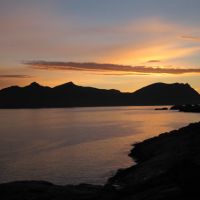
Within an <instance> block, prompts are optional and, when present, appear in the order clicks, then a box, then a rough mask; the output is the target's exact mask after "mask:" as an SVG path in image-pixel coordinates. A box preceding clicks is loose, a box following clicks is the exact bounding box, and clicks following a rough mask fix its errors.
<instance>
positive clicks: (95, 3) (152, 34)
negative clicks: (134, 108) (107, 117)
mask: <svg viewBox="0 0 200 200" xmlns="http://www.w3.org/2000/svg"><path fill="white" fill-rule="evenodd" d="M199 8H200V1H199V0H190V1H188V0H167V1H166V0H123V1H122V0H101V1H99V0H56V1H55V0H34V1H33V0H17V1H16V0H0V88H4V87H8V86H10V85H20V86H24V85H27V84H30V83H31V82H33V81H36V82H38V83H40V84H42V85H48V86H52V87H53V86H55V85H59V84H62V83H66V82H69V81H73V82H74V83H76V84H78V85H82V86H93V87H98V88H107V89H110V88H115V89H119V90H121V91H128V92H131V91H135V90H136V89H139V88H141V87H143V86H146V85H148V84H152V83H155V82H165V83H174V82H180V83H189V84H190V85H191V86H192V87H193V88H195V89H196V90H197V91H199V92H200V81H199V80H200V79H199V75H200V56H199V54H200V12H199Z"/></svg>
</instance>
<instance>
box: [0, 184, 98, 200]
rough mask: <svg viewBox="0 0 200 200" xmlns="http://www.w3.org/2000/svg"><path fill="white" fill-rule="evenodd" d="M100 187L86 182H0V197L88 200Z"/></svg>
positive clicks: (9, 199) (29, 199)
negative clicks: (60, 183) (66, 183)
mask: <svg viewBox="0 0 200 200" xmlns="http://www.w3.org/2000/svg"><path fill="white" fill-rule="evenodd" d="M101 188H102V186H95V185H88V184H80V185H77V186H74V185H67V186H58V185H53V184H52V183H49V182H46V181H19V182H11V183H4V184H0V199H1V200H4V199H5V200H11V199H12V200H18V199H19V200H32V199H41V200H47V199H52V200H62V199H72V200H86V199H87V200H88V199H96V198H97V195H98V193H99V191H100V190H101Z"/></svg>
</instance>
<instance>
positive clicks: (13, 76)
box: [0, 74, 32, 78]
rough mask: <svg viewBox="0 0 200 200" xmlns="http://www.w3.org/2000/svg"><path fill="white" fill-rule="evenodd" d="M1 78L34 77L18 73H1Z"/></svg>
mask: <svg viewBox="0 0 200 200" xmlns="http://www.w3.org/2000/svg"><path fill="white" fill-rule="evenodd" d="M0 78H32V76H29V75H18V74H17V75H16V74H5V75H0Z"/></svg>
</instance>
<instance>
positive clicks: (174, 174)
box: [0, 122, 200, 200]
mask: <svg viewBox="0 0 200 200" xmlns="http://www.w3.org/2000/svg"><path fill="white" fill-rule="evenodd" d="M199 144H200V122H197V123H192V124H189V125H188V126H186V127H183V128H180V129H178V130H173V131H170V132H167V133H162V134H160V135H159V136H156V137H153V138H150V139H147V140H144V141H142V142H139V143H136V144H134V145H133V148H132V150H131V151H130V154H129V156H130V157H131V158H133V159H134V160H135V161H136V163H137V164H136V165H133V166H131V167H129V168H126V169H119V170H118V172H117V173H116V174H115V175H114V176H112V177H111V178H109V179H108V181H107V183H106V184H105V185H104V186H96V185H90V184H79V185H66V186H59V185H54V184H52V183H49V182H45V181H17V182H10V183H2V184H0V197H1V199H2V200H3V199H22V198H23V199H30V198H33V199H41V198H42V199H63V197H65V198H69V199H75V200H76V199H77V200H79V199H80V200H82V199H99V200H100V199H102V200H103V199H121V200H123V199H134V200H137V199H138V200H140V199H148V200H151V199H152V200H154V199H160V200H165V199H166V200H167V199H190V198H191V197H193V195H200V190H199V189H200V186H198V185H196V183H195V182H196V181H199V180H200V145H199Z"/></svg>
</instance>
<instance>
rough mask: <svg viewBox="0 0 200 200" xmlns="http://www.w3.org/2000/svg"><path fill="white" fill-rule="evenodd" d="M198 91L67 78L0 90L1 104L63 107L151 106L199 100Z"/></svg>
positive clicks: (179, 85) (185, 87)
mask: <svg viewBox="0 0 200 200" xmlns="http://www.w3.org/2000/svg"><path fill="white" fill-rule="evenodd" d="M199 103H200V95H199V93H198V92H197V91H196V90H194V89H193V88H192V87H191V86H190V85H189V84H183V83H172V84H166V83H154V84H151V85H148V86H146V87H143V88H141V89H139V90H137V91H135V92H132V93H123V92H120V91H118V90H115V89H110V90H106V89H97V88H93V87H82V86H78V85H76V84H74V83H73V82H68V83H65V84H63V85H59V86H56V87H53V88H50V87H46V86H41V85H39V84H38V83H36V82H33V83H31V84H30V85H28V86H25V87H19V86H11V87H8V88H4V89H2V90H0V108H10V109H13V108H64V107H97V106H152V105H174V104H199Z"/></svg>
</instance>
